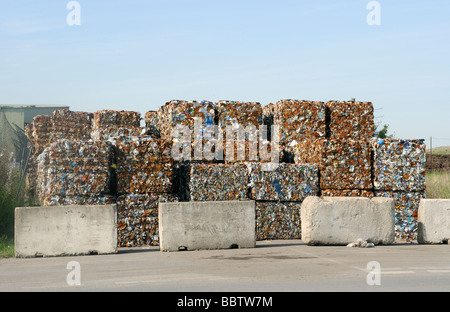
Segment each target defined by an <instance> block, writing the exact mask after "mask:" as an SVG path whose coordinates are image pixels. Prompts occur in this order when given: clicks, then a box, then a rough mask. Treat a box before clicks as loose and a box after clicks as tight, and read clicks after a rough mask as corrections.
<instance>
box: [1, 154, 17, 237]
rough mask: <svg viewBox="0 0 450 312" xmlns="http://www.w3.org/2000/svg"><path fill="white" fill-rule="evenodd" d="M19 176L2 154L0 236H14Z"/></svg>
mask: <svg viewBox="0 0 450 312" xmlns="http://www.w3.org/2000/svg"><path fill="white" fill-rule="evenodd" d="M17 178H18V176H17V172H16V171H15V169H13V170H11V166H10V162H9V161H8V159H7V158H6V157H5V156H0V236H6V237H10V238H11V237H14V209H15V207H17V205H18V203H19V202H20V199H16V192H17V187H18V179H17Z"/></svg>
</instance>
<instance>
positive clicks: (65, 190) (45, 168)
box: [35, 109, 115, 205]
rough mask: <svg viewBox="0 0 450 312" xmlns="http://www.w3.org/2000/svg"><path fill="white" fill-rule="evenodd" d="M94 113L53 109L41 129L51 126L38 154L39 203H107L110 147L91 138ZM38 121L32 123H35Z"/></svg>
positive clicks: (109, 192) (111, 196)
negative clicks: (45, 143) (46, 144)
mask: <svg viewBox="0 0 450 312" xmlns="http://www.w3.org/2000/svg"><path fill="white" fill-rule="evenodd" d="M92 117H93V114H91V113H86V112H75V111H70V110H67V109H61V110H56V111H54V112H53V115H51V116H50V119H51V126H49V122H48V121H46V122H45V124H44V123H40V125H39V126H38V128H39V129H41V130H40V131H45V130H44V129H51V131H50V132H49V142H50V143H49V144H48V147H46V148H45V149H44V150H43V151H42V153H40V154H39V156H38V162H39V164H38V182H37V187H38V196H39V200H40V202H41V204H42V205H69V204H78V205H84V204H109V203H112V202H114V200H115V198H114V195H113V194H112V193H111V190H110V171H109V167H110V163H111V146H110V145H109V144H106V143H105V142H103V141H99V140H91V129H92V127H91V122H92ZM37 124H38V123H36V124H35V125H36V126H37Z"/></svg>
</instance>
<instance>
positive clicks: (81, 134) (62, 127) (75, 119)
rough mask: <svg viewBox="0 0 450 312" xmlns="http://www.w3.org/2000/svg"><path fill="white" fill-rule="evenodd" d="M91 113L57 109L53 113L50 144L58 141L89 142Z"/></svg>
mask: <svg viewBox="0 0 450 312" xmlns="http://www.w3.org/2000/svg"><path fill="white" fill-rule="evenodd" d="M92 117H93V114H92V113H87V112H76V111H71V110H68V109H59V110H56V111H54V112H53V115H52V117H51V120H52V131H51V135H50V142H55V141H57V140H59V139H69V140H73V141H75V140H89V139H91V131H92Z"/></svg>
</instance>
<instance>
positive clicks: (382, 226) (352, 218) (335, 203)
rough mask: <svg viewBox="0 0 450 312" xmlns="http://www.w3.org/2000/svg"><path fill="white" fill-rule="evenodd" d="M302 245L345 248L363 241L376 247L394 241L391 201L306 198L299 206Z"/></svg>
mask: <svg viewBox="0 0 450 312" xmlns="http://www.w3.org/2000/svg"><path fill="white" fill-rule="evenodd" d="M301 226H302V241H303V242H304V243H306V244H308V245H347V244H349V243H352V242H355V241H356V240H358V239H363V240H365V241H367V242H370V243H373V244H375V245H379V244H383V245H387V244H392V243H393V242H394V240H395V206H394V200H393V199H392V198H380V197H374V198H372V199H370V198H367V197H324V198H321V197H317V196H310V197H307V198H306V199H305V200H304V201H303V203H302V206H301Z"/></svg>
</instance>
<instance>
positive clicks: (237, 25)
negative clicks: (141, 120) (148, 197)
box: [0, 0, 450, 146]
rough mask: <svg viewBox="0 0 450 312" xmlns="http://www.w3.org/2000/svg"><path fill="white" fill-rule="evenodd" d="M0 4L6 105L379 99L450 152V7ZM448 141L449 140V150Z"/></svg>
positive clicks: (394, 122)
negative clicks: (75, 14)
mask: <svg viewBox="0 0 450 312" xmlns="http://www.w3.org/2000/svg"><path fill="white" fill-rule="evenodd" d="M67 3H69V1H65V0H39V1H32V0H28V1H25V0H14V1H9V0H0V104H35V105H39V104H55V105H69V106H70V109H71V110H75V111H88V112H95V111H96V110H102V109H117V110H122V109H123V110H135V111H139V112H141V113H142V114H145V112H146V111H148V110H156V109H158V108H159V107H160V106H162V105H163V104H164V103H165V102H167V101H169V100H172V99H183V100H211V101H218V100H240V101H258V102H261V103H262V104H263V105H265V104H267V103H270V102H276V101H278V100H281V99H305V100H319V101H328V100H349V99H350V98H356V100H360V101H371V102H373V103H374V107H375V109H376V110H375V116H376V121H377V122H381V123H386V124H389V125H390V131H391V132H394V133H395V134H396V135H397V136H398V137H401V138H424V139H426V140H427V143H428V142H429V138H430V136H432V137H433V146H440V145H450V121H449V119H450V59H449V57H450V40H449V39H450V15H449V14H450V13H449V12H450V1H446V0H441V1H437V0H429V1H415V0H410V1H406V0H379V1H378V3H379V4H380V8H381V9H380V18H381V25H373V26H370V25H368V23H367V15H368V14H369V13H370V12H371V10H369V9H367V4H368V3H369V1H366V0H348V1H336V0H334V1H333V0H316V1H301V0H297V1H289V0H278V1H274V0H257V1H256V0H240V1H236V0H226V1H225V0H176V1H175V0H159V1H153V0H128V1H118V0H103V1H100V0H79V1H78V3H79V4H80V20H81V24H80V25H79V26H76V25H75V26H70V25H68V24H67V22H66V17H67V15H68V14H70V12H71V10H68V9H67V8H66V6H67ZM440 139H445V140H440Z"/></svg>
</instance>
